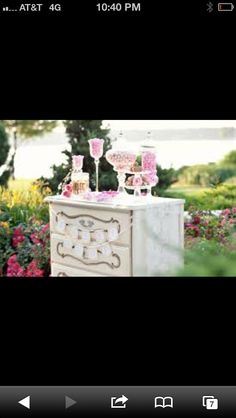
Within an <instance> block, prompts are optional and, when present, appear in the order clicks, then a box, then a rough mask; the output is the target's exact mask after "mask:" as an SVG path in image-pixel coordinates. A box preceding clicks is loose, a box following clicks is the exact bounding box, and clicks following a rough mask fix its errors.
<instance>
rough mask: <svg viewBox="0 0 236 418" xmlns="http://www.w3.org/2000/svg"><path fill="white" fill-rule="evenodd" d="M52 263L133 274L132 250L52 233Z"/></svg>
mask: <svg viewBox="0 0 236 418" xmlns="http://www.w3.org/2000/svg"><path fill="white" fill-rule="evenodd" d="M51 258H52V263H59V264H63V265H66V266H68V267H75V268H78V269H85V270H87V271H91V272H97V273H101V274H107V275H112V276H126V275H128V276H129V275H130V274H131V250H130V247H123V246H119V245H114V244H107V243H104V244H101V245H100V244H99V245H91V244H87V245H86V244H83V245H82V244H81V243H80V242H79V240H77V239H68V238H67V237H65V236H62V235H57V234H52V236H51Z"/></svg>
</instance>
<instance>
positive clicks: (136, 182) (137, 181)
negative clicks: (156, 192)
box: [133, 176, 143, 187]
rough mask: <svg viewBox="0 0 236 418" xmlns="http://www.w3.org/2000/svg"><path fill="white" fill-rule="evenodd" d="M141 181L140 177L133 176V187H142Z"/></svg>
mask: <svg viewBox="0 0 236 418" xmlns="http://www.w3.org/2000/svg"><path fill="white" fill-rule="evenodd" d="M142 184H143V180H142V177H141V176H134V178H133V186H137V187H138V186H142Z"/></svg>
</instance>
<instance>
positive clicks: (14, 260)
mask: <svg viewBox="0 0 236 418" xmlns="http://www.w3.org/2000/svg"><path fill="white" fill-rule="evenodd" d="M16 262H17V256H16V254H13V255H11V257H9V258H8V261H7V264H8V266H11V265H13V264H15V263H16Z"/></svg>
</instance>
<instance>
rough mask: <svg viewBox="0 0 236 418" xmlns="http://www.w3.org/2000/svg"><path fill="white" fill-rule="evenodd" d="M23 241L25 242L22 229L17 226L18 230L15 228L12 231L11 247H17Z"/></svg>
mask: <svg viewBox="0 0 236 418" xmlns="http://www.w3.org/2000/svg"><path fill="white" fill-rule="evenodd" d="M24 240H25V237H24V235H23V229H22V227H21V226H19V227H18V228H15V229H14V232H13V238H12V245H13V247H17V246H18V244H20V243H21V242H23V241H24Z"/></svg>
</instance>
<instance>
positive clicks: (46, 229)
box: [42, 224, 49, 233]
mask: <svg viewBox="0 0 236 418" xmlns="http://www.w3.org/2000/svg"><path fill="white" fill-rule="evenodd" d="M48 230H49V224H46V225H44V226H43V227H42V232H43V233H45V232H47V231H48Z"/></svg>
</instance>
